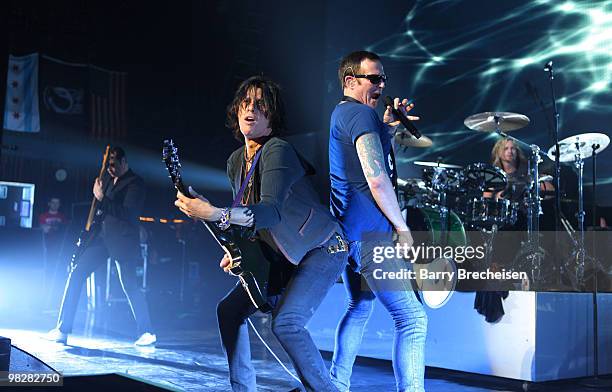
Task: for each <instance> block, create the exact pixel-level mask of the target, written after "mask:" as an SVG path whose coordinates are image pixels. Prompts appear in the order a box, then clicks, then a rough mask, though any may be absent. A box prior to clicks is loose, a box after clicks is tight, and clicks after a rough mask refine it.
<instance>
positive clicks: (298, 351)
mask: <svg viewBox="0 0 612 392" xmlns="http://www.w3.org/2000/svg"><path fill="white" fill-rule="evenodd" d="M329 244H330V242H328V243H327V244H326V245H325V247H318V248H315V249H313V250H311V251H310V252H308V253H307V254H306V256H304V258H303V259H302V260H301V262H300V264H299V265H298V266H297V268H296V270H295V272H294V274H293V277H292V278H291V280H290V281H289V283H288V285H287V288H286V290H285V292H284V294H283V295H282V296H281V298H280V300H279V302H278V304H276V306H275V307H274V311H273V312H272V332H273V333H274V335H275V336H276V337H277V338H278V341H279V342H280V344H281V345H282V346H283V348H284V349H285V351H286V352H287V354H288V355H289V358H290V359H291V361H292V363H293V367H294V368H295V370H296V371H297V373H298V376H299V377H300V380H301V382H302V385H303V386H304V388H305V389H306V390H307V391H317V392H324V391H333V392H336V391H337V389H336V387H335V386H334V384H332V382H331V380H330V379H329V373H328V371H327V368H326V367H325V363H324V362H323V358H321V353H320V352H319V350H318V349H317V347H316V346H315V344H314V342H313V340H312V338H311V336H310V333H309V332H308V330H307V329H306V328H305V326H306V324H307V323H308V321H309V320H310V318H311V317H312V315H313V314H314V312H315V311H316V309H317V308H318V307H319V305H320V304H321V302H322V301H323V298H325V295H326V294H327V292H328V291H329V289H330V288H331V287H332V286H333V284H334V283H335V282H336V280H337V279H338V276H340V273H341V272H342V270H343V268H344V266H345V265H346V261H347V257H348V255H347V252H339V253H334V254H329V253H328V252H327V245H329ZM271 302H273V301H271ZM254 312H255V307H254V306H253V305H252V304H251V301H250V300H249V298H248V296H247V295H246V292H245V290H244V289H243V288H242V286H240V285H236V287H234V288H233V289H232V291H230V292H229V293H228V294H227V295H226V296H225V298H223V299H222V300H221V301H220V302H219V304H218V305H217V320H218V323H219V331H220V334H221V344H222V345H223V349H224V351H225V354H226V356H227V361H228V364H229V376H230V384H231V386H232V390H233V391H248V392H255V391H256V390H257V388H256V381H255V369H254V368H253V365H252V363H251V349H250V344H249V331H248V326H247V323H246V319H247V318H248V317H249V316H250V315H251V314H253V313H254Z"/></svg>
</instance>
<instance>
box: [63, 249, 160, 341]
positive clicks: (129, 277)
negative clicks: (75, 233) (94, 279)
mask: <svg viewBox="0 0 612 392" xmlns="http://www.w3.org/2000/svg"><path fill="white" fill-rule="evenodd" d="M131 253H132V254H131V255H130V256H128V257H125V258H122V257H120V256H115V257H114V258H115V259H116V260H115V265H116V267H117V273H118V276H119V281H120V282H121V288H122V289H123V292H124V293H125V295H126V297H127V300H128V304H129V305H130V309H131V311H132V315H133V316H134V319H135V320H136V326H137V332H138V336H140V335H141V334H143V333H145V332H151V333H152V332H153V331H152V326H151V318H150V316H149V308H148V305H147V301H146V297H145V293H144V292H143V291H142V289H141V288H140V287H139V286H138V281H137V277H136V262H137V261H138V260H140V258H136V257H135V254H134V252H131ZM108 255H109V253H108V250H107V248H106V246H104V243H103V241H102V240H100V239H98V240H95V241H93V243H92V244H90V245H89V246H88V247H87V249H85V251H84V252H83V254H82V255H81V257H80V258H79V260H77V264H76V266H75V267H74V268H73V269H72V270H71V272H70V274H69V275H68V280H67V281H66V287H65V288H64V296H63V298H62V305H61V308H60V314H59V319H58V321H57V328H59V330H60V331H61V332H64V333H71V332H72V325H73V323H74V316H75V313H76V310H77V306H78V304H79V297H80V294H81V289H82V288H83V284H84V283H85V281H86V280H87V277H88V276H89V275H90V274H91V273H92V272H94V271H95V270H96V269H98V268H99V267H100V266H102V265H104V263H105V262H106V259H107V258H108Z"/></svg>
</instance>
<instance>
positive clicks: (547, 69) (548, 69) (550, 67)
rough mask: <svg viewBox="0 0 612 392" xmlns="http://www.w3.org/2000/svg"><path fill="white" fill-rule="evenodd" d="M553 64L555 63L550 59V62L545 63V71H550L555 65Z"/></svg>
mask: <svg viewBox="0 0 612 392" xmlns="http://www.w3.org/2000/svg"><path fill="white" fill-rule="evenodd" d="M552 64H553V62H552V60H550V61H549V62H547V63H546V64H545V65H544V71H546V72H550V71H552V69H553V65H552Z"/></svg>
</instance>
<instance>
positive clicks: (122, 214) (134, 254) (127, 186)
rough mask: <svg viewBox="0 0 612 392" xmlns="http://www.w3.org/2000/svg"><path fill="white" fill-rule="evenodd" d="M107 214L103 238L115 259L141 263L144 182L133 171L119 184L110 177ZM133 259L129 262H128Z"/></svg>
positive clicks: (106, 189)
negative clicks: (141, 217)
mask: <svg viewBox="0 0 612 392" xmlns="http://www.w3.org/2000/svg"><path fill="white" fill-rule="evenodd" d="M102 186H103V189H104V198H103V199H102V201H101V203H100V208H101V209H102V211H103V213H104V220H103V221H102V238H103V239H104V243H105V244H106V247H107V248H108V251H109V253H110V254H111V256H112V257H114V258H116V259H119V260H125V261H132V259H138V260H139V259H140V226H139V222H140V221H139V217H140V213H141V212H142V208H143V205H144V200H145V186H144V181H143V180H142V178H141V177H140V176H138V175H136V174H135V173H134V172H133V171H132V170H131V169H130V170H128V171H127V172H126V173H125V174H124V175H123V176H121V177H119V180H118V181H117V183H116V184H113V181H112V178H110V177H108V179H107V181H105V182H104V183H103V184H102ZM128 259H129V260H128Z"/></svg>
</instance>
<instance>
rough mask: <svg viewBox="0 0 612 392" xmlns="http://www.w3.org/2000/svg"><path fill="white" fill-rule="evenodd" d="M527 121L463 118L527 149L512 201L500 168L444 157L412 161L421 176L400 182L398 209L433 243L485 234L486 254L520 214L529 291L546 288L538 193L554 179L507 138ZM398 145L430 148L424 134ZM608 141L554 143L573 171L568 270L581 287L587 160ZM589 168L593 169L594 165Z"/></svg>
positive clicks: (489, 115)
mask: <svg viewBox="0 0 612 392" xmlns="http://www.w3.org/2000/svg"><path fill="white" fill-rule="evenodd" d="M529 122H530V120H529V118H528V117H527V116H525V115H522V114H517V113H508V112H484V113H478V114H474V115H472V116H469V117H468V118H466V119H465V121H464V124H465V126H466V127H467V128H469V129H471V130H473V131H477V132H484V133H493V132H495V133H497V134H499V135H501V136H503V137H505V138H507V139H510V140H512V141H513V142H514V143H515V144H516V145H517V146H525V147H526V148H525V149H526V150H528V151H530V154H529V157H528V169H527V173H526V176H525V177H524V178H525V183H524V184H523V185H524V187H523V190H522V191H521V192H519V193H520V194H519V196H518V197H512V198H511V200H509V199H507V198H503V197H500V195H502V194H504V191H506V190H507V189H508V188H507V187H508V186H509V176H508V175H507V174H506V173H505V172H504V171H503V170H502V169H500V168H499V167H496V166H493V165H491V164H488V163H481V162H479V163H473V164H470V165H467V166H465V167H463V166H461V165H455V164H450V163H447V162H443V161H442V160H441V159H439V160H438V161H415V162H413V163H414V165H416V166H419V167H421V168H422V177H421V178H411V179H399V180H398V188H399V189H398V191H399V196H400V197H399V199H400V205H401V206H402V207H404V208H405V209H406V210H407V222H408V225H409V227H410V228H411V230H413V231H415V230H419V231H426V232H429V233H430V235H429V241H430V242H431V243H434V244H436V245H440V244H441V245H451V246H457V245H466V243H465V242H466V234H465V231H466V229H467V230H474V231H480V232H482V233H489V234H490V236H489V239H490V241H489V243H488V244H487V245H488V248H489V249H491V247H492V240H493V236H494V234H495V232H496V231H497V230H498V229H500V228H502V227H504V226H507V227H508V228H511V227H513V225H515V224H516V223H517V218H518V216H519V214H521V215H524V216H525V217H526V220H527V227H526V232H527V237H526V241H524V242H523V244H522V252H521V254H522V256H523V257H524V261H523V267H525V268H526V270H528V274H529V277H530V282H531V283H535V285H534V287H537V283H544V282H543V279H544V278H543V276H544V275H543V271H542V260H543V257H544V254H543V253H542V252H541V247H540V244H539V238H540V235H539V232H540V227H539V221H540V216H541V215H542V214H543V212H542V200H543V196H544V197H546V196H548V197H549V198H550V193H549V192H547V193H546V194H543V192H541V187H543V185H542V184H543V183H549V182H551V181H552V180H553V177H552V176H550V175H542V174H541V173H540V172H539V165H540V164H541V163H542V162H543V159H542V156H544V154H545V153H544V152H543V150H542V149H541V148H540V147H538V146H537V145H535V144H528V143H525V142H523V141H521V140H519V139H517V138H515V137H512V136H510V135H508V134H507V132H511V131H515V130H518V129H521V128H524V127H525V126H527V125H528V124H529ZM395 141H396V142H397V143H398V144H399V145H401V146H404V147H416V148H423V149H426V148H430V147H432V146H433V145H434V142H433V141H432V140H431V139H430V138H428V137H427V136H425V135H423V136H422V137H421V138H419V139H417V138H415V137H414V136H412V135H410V134H408V132H405V131H400V132H398V133H397V134H396V135H395ZM609 143H610V138H609V137H608V136H607V135H605V134H602V133H582V134H579V135H575V136H571V137H568V138H566V139H564V140H562V141H560V142H559V146H560V156H559V160H560V162H573V164H574V167H575V168H576V169H577V174H578V214H577V221H578V229H577V233H579V235H578V238H577V240H576V241H575V244H576V246H575V247H576V249H575V250H574V253H575V254H577V255H578V256H577V258H576V259H575V260H577V261H576V263H577V266H576V267H575V268H572V269H571V270H572V271H573V273H575V275H576V277H575V279H574V280H575V281H576V282H578V283H583V276H584V262H585V256H584V255H585V253H586V252H585V250H584V249H585V244H584V217H585V212H584V198H583V186H582V180H583V167H584V160H585V159H587V158H590V157H593V158H594V160H593V161H594V162H593V164H594V165H595V157H596V155H597V154H599V153H601V152H602V151H603V150H604V149H605V148H606V147H607V146H608V145H609ZM555 147H556V146H553V147H551V148H550V149H548V150H546V156H547V157H549V158H550V159H552V160H554V159H555V151H556V148H555ZM593 168H594V169H595V166H593ZM551 174H554V173H551ZM594 181H595V180H594ZM545 189H546V188H545ZM566 224H569V223H568V221H567V220H565V221H564V226H565V225H566ZM565 227H566V226H565ZM566 229H567V227H566ZM568 230H569V229H568ZM525 260H526V261H525ZM566 267H567V266H566ZM443 268H446V269H449V268H450V267H448V266H446V267H443ZM563 270H565V271H567V270H569V268H561V267H560V268H558V272H560V273H562V271H563ZM440 289H441V290H449V289H451V288H450V287H442V288H440ZM452 289H454V286H453V287H452ZM452 289H451V290H452ZM438 296H439V295H438ZM438 306H441V305H439V304H438ZM438 306H433V307H438Z"/></svg>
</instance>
